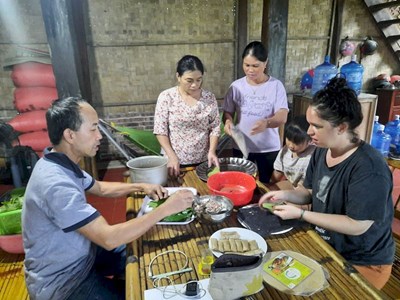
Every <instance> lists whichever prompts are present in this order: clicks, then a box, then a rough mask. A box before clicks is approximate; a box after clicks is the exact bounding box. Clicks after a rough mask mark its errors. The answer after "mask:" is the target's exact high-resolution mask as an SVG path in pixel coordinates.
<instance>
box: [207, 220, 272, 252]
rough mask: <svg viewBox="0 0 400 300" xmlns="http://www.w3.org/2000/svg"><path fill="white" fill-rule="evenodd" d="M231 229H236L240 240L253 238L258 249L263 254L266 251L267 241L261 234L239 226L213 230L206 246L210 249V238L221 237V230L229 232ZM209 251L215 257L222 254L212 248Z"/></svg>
mask: <svg viewBox="0 0 400 300" xmlns="http://www.w3.org/2000/svg"><path fill="white" fill-rule="evenodd" d="M231 231H236V232H237V233H238V234H239V235H240V238H241V239H242V240H255V241H256V242H257V245H258V247H260V249H261V250H262V251H263V252H264V254H265V253H267V249H268V246H267V242H266V241H265V240H264V239H263V237H262V236H261V235H259V234H258V233H255V232H254V231H251V230H248V229H245V228H240V227H229V228H224V229H220V230H218V231H216V232H214V233H213V234H212V235H211V236H210V239H209V240H208V247H209V248H210V249H211V239H212V238H214V239H217V240H219V239H220V238H221V232H231ZM211 251H212V253H213V254H214V255H215V256H216V257H220V256H221V255H222V252H219V251H214V250H211Z"/></svg>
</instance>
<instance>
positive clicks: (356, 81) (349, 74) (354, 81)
mask: <svg viewBox="0 0 400 300" xmlns="http://www.w3.org/2000/svg"><path fill="white" fill-rule="evenodd" d="M340 72H341V73H342V74H344V75H345V76H346V81H347V84H348V86H349V87H351V88H352V89H353V90H354V91H355V92H356V93H357V95H359V94H360V93H361V87H362V83H363V75H364V67H363V66H362V65H361V64H359V63H357V55H352V56H351V61H350V62H349V63H347V64H345V65H343V66H342V67H341V68H340Z"/></svg>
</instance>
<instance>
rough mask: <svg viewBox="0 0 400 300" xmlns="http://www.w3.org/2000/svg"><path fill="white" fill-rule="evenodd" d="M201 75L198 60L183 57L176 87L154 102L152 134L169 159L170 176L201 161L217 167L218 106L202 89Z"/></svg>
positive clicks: (201, 67)
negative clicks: (155, 103)
mask: <svg viewBox="0 0 400 300" xmlns="http://www.w3.org/2000/svg"><path fill="white" fill-rule="evenodd" d="M203 75H204V67H203V63H202V62H201V60H200V59H199V58H198V57H196V56H193V55H185V56H184V57H182V58H181V59H180V60H179V62H178V64H177V69H176V78H177V80H178V85H177V86H174V87H172V88H169V89H167V90H165V91H163V92H161V94H160V95H159V97H158V100H157V105H156V111H155V116H154V130H153V133H154V134H155V135H156V136H157V139H158V141H159V142H160V145H161V147H162V150H163V152H164V154H165V155H166V156H167V157H168V173H169V175H171V176H178V175H179V173H180V171H179V170H180V168H181V167H186V166H194V165H198V164H200V163H202V162H204V161H208V165H209V166H211V165H212V164H214V165H216V166H219V164H218V157H217V155H216V149H217V145H218V138H219V134H220V119H219V111H218V104H217V100H216V98H215V95H214V94H213V93H211V92H209V91H206V90H204V89H202V88H201V86H202V83H203Z"/></svg>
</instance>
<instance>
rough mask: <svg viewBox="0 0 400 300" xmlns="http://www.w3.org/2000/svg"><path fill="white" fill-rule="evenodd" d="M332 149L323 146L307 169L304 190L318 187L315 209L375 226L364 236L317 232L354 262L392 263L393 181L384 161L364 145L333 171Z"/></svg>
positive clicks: (334, 167)
mask: <svg viewBox="0 0 400 300" xmlns="http://www.w3.org/2000/svg"><path fill="white" fill-rule="evenodd" d="M327 150H328V149H326V148H317V149H316V150H315V152H314V154H313V156H312V158H311V160H310V164H309V166H308V169H307V174H306V179H305V181H304V186H305V187H306V188H307V189H312V210H313V211H315V212H321V213H327V214H340V215H347V216H348V217H350V218H352V219H355V220H373V221H374V223H373V224H372V226H371V227H370V228H369V229H368V230H367V231H366V232H365V233H363V234H361V235H358V236H352V235H345V234H341V233H337V232H333V231H328V230H325V229H324V228H321V227H318V226H316V228H315V229H316V231H317V232H318V233H319V235H320V236H321V237H322V238H323V239H324V240H325V241H327V242H328V243H329V244H330V245H331V246H332V247H334V248H335V249H336V251H338V252H339V253H340V254H341V255H342V256H343V257H344V258H345V259H346V260H347V261H349V262H350V263H353V264H355V265H382V264H391V263H392V262H393V259H394V242H393V237H392V221H393V201H392V189H393V180H392V174H391V172H390V170H389V168H388V166H387V164H386V162H385V160H384V158H383V157H382V155H381V154H380V153H379V152H378V151H376V150H375V149H374V148H373V147H371V146H370V145H369V144H367V143H365V142H362V143H361V145H360V146H359V148H358V149H357V150H356V151H355V152H354V153H353V154H352V155H351V156H350V157H348V158H347V159H345V160H344V161H343V162H341V163H339V164H337V165H335V166H333V167H331V168H329V167H328V166H327V164H326V154H327Z"/></svg>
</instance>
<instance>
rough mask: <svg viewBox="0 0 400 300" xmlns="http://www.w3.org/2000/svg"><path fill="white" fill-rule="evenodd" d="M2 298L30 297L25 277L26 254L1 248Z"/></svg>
mask: <svg viewBox="0 0 400 300" xmlns="http://www.w3.org/2000/svg"><path fill="white" fill-rule="evenodd" d="M0 299H2V300H15V299H18V300H25V299H29V296H28V291H27V289H26V285H25V278H24V255H22V254H10V253H7V252H4V251H2V250H0Z"/></svg>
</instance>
